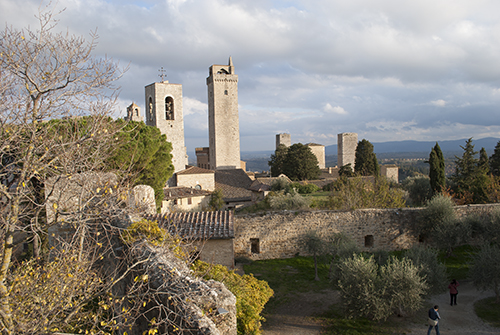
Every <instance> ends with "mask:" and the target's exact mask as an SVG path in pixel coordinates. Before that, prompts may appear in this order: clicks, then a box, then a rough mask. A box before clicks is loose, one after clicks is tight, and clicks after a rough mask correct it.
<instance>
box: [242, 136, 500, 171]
mask: <svg viewBox="0 0 500 335" xmlns="http://www.w3.org/2000/svg"><path fill="white" fill-rule="evenodd" d="M465 141H467V139H465V138H464V139H461V140H451V141H438V143H439V146H440V147H441V150H442V151H443V155H444V156H445V158H447V157H448V158H451V159H453V158H454V156H455V155H457V156H460V155H461V154H462V153H463V150H462V149H461V148H460V146H464V145H465ZM499 141H500V138H494V137H487V138H482V139H478V140H475V139H472V144H474V149H475V150H476V151H479V150H480V149H481V148H485V149H486V152H487V153H488V156H491V155H492V154H493V151H494V149H495V146H496V145H497V143H498V142H499ZM372 144H373V150H374V151H375V153H376V154H377V158H378V159H379V160H387V159H391V158H396V159H397V158H400V159H402V158H427V157H428V156H429V153H430V151H431V149H432V148H433V147H434V145H435V144H436V142H435V141H391V142H372ZM273 153H274V150H268V151H242V152H241V159H242V160H243V161H246V162H247V171H267V170H269V166H268V165H267V162H268V161H269V159H270V157H271V155H272V154H273ZM325 155H326V166H335V165H336V164H337V145H336V144H333V145H329V146H326V147H325Z"/></svg>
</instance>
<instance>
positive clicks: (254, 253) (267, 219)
mask: <svg viewBox="0 0 500 335" xmlns="http://www.w3.org/2000/svg"><path fill="white" fill-rule="evenodd" d="M494 208H500V204H490V205H469V206H456V207H455V211H456V212H457V215H458V216H463V215H468V214H470V213H479V214H483V213H488V212H491V210H492V209H494ZM422 209H423V208H396V209H359V210H354V211H349V212H341V211H282V212H269V213H264V214H262V213H261V214H247V215H237V216H235V218H234V219H235V222H234V234H235V237H234V253H235V257H242V256H244V257H249V258H251V259H254V260H261V259H274V258H289V257H294V256H295V255H307V252H306V251H305V250H304V249H303V248H301V247H300V243H299V238H300V237H301V236H302V235H303V234H305V233H307V232H308V231H310V230H316V231H317V232H318V233H319V234H320V235H321V236H322V237H326V236H328V235H330V234H332V233H338V232H345V233H347V234H348V235H349V236H351V237H352V238H353V239H354V240H355V241H356V243H357V245H358V246H359V247H360V248H361V250H364V251H375V250H400V249H407V248H410V247H411V246H413V245H415V244H417V243H419V242H418V236H417V234H416V233H415V232H414V226H415V223H416V222H417V220H418V216H419V213H420V212H421V211H422Z"/></svg>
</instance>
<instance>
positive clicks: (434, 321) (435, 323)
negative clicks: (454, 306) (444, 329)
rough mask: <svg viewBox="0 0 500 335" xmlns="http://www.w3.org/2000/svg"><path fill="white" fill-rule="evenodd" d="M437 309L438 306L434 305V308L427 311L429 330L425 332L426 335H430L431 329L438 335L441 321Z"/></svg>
mask: <svg viewBox="0 0 500 335" xmlns="http://www.w3.org/2000/svg"><path fill="white" fill-rule="evenodd" d="M438 309H439V306H438V305H434V307H432V308H431V309H429V330H428V331H427V335H431V330H432V328H434V329H435V330H436V335H439V320H441V317H440V316H439V313H438Z"/></svg>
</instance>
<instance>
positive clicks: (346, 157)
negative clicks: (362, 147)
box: [337, 133, 358, 171]
mask: <svg viewBox="0 0 500 335" xmlns="http://www.w3.org/2000/svg"><path fill="white" fill-rule="evenodd" d="M357 146H358V134H357V133H342V134H338V135H337V166H338V167H339V168H340V167H342V166H344V165H347V164H349V163H350V164H351V168H352V170H353V171H354V163H355V161H356V147H357Z"/></svg>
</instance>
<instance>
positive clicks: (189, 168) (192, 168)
mask: <svg viewBox="0 0 500 335" xmlns="http://www.w3.org/2000/svg"><path fill="white" fill-rule="evenodd" d="M203 173H214V170H208V169H203V168H201V167H197V166H192V165H186V168H185V169H184V170H181V171H179V172H176V174H177V175H184V174H203Z"/></svg>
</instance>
